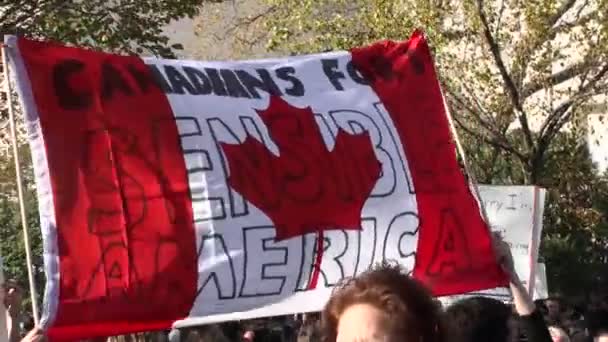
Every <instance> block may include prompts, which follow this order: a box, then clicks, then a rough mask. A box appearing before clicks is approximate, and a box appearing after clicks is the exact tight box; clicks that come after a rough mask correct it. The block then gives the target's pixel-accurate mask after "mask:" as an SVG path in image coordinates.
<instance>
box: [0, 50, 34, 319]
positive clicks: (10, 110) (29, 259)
mask: <svg viewBox="0 0 608 342" xmlns="http://www.w3.org/2000/svg"><path fill="white" fill-rule="evenodd" d="M2 63H3V66H4V82H5V88H4V91H5V92H6V99H7V100H6V101H7V107H8V117H9V123H10V130H11V139H12V145H13V158H14V160H15V175H16V178H17V195H18V197H19V211H20V213H21V227H22V229H23V243H24V245H25V259H26V263H27V277H28V280H29V283H30V296H31V300H32V314H33V316H34V323H35V324H36V325H38V323H39V322H40V318H39V314H38V301H37V298H38V295H37V293H36V283H35V281H34V272H33V265H32V249H31V247H30V234H29V229H28V225H27V212H26V209H25V201H24V196H23V184H22V182H21V166H20V163H19V148H18V146H17V127H16V122H15V113H14V110H13V99H12V96H11V95H12V89H11V81H10V75H9V70H8V69H9V67H8V56H7V54H6V45H2Z"/></svg>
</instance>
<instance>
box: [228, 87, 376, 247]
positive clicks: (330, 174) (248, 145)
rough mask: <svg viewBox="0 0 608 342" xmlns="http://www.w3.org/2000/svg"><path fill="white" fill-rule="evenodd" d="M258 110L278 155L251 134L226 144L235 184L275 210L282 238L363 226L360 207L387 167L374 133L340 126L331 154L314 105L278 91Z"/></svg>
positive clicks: (261, 206)
mask: <svg viewBox="0 0 608 342" xmlns="http://www.w3.org/2000/svg"><path fill="white" fill-rule="evenodd" d="M257 113H258V114H259V116H260V118H261V119H262V121H263V122H264V124H266V126H267V128H268V131H269V134H270V137H271V138H272V140H273V141H274V143H275V144H276V145H277V147H278V149H279V155H278V156H277V155H275V154H273V153H272V152H271V151H269V150H268V149H267V148H266V147H265V146H264V144H263V143H261V142H260V141H258V140H256V139H255V138H253V137H251V136H250V135H248V136H247V138H246V139H245V141H244V142H243V143H242V144H234V145H233V144H226V143H223V144H221V147H222V149H223V151H224V153H225V155H226V159H227V161H228V166H229V168H230V177H229V179H228V184H229V185H230V186H231V187H232V188H233V189H234V190H236V191H237V192H238V193H240V194H241V195H242V196H243V197H244V198H245V199H247V200H248V201H249V202H251V203H252V204H253V205H255V206H256V207H258V208H259V209H260V210H262V211H263V212H264V213H265V214H266V215H268V217H269V218H270V219H271V220H272V222H273V224H274V226H275V229H276V237H275V240H276V241H280V240H284V239H288V238H291V237H294V236H299V235H303V234H306V233H313V232H318V233H319V234H321V233H322V232H323V231H325V230H331V229H353V230H357V229H361V210H362V209H363V205H364V203H365V201H366V200H367V198H368V197H369V195H370V193H371V191H372V189H373V188H374V185H375V184H376V181H377V180H378V178H379V177H380V171H381V164H380V162H379V161H378V159H377V157H376V154H375V153H374V148H373V146H372V143H371V139H370V136H369V134H368V133H367V131H365V132H363V133H360V134H348V133H346V132H345V131H343V130H342V129H339V130H338V133H337V135H336V139H335V147H334V149H333V150H332V151H331V152H330V151H329V150H328V149H327V147H326V145H325V142H324V141H323V138H322V136H321V132H320V130H319V126H318V125H317V123H316V122H315V118H314V114H313V112H312V110H311V109H310V107H307V108H303V109H302V108H296V107H293V106H291V105H290V104H289V103H287V102H286V101H284V100H283V99H282V98H281V97H278V96H271V97H270V104H269V106H268V109H266V110H263V111H257ZM321 240H322V238H321Z"/></svg>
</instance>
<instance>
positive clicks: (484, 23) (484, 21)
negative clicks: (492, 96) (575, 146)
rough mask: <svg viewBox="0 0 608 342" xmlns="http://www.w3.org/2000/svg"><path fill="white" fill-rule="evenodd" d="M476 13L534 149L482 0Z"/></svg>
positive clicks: (518, 97) (531, 145)
mask: <svg viewBox="0 0 608 342" xmlns="http://www.w3.org/2000/svg"><path fill="white" fill-rule="evenodd" d="M477 14H478V15H479V19H480V20H481V24H482V26H483V34H484V37H485V40H486V43H487V44H488V46H489V48H490V52H491V53H492V56H493V57H494V62H495V64H496V67H497V68H498V71H499V72H500V75H501V77H502V80H503V82H504V85H505V87H506V88H507V93H508V94H509V97H510V99H511V103H512V104H513V107H514V108H515V109H516V110H517V112H518V114H519V115H518V119H519V123H520V125H521V128H522V130H523V132H524V136H525V138H526V143H527V145H528V147H529V148H531V149H534V140H533V139H532V132H531V131H530V126H529V124H528V117H527V115H526V113H525V111H524V109H523V106H522V104H521V100H520V96H519V92H518V91H517V87H516V86H515V83H514V82H513V78H512V77H511V75H509V72H508V71H507V67H506V66H505V63H504V61H503V59H502V56H501V52H500V46H499V45H498V42H497V41H496V39H494V36H493V35H492V32H491V30H490V24H489V22H488V18H487V17H486V14H485V12H484V10H483V0H477Z"/></svg>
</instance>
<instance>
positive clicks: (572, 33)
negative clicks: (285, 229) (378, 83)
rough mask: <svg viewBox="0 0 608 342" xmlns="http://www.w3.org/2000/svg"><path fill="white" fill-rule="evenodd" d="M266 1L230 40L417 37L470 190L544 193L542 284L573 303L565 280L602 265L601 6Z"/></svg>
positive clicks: (606, 24) (280, 46) (312, 43)
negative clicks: (590, 128)
mask: <svg viewBox="0 0 608 342" xmlns="http://www.w3.org/2000/svg"><path fill="white" fill-rule="evenodd" d="M263 1H265V3H266V6H265V8H264V10H263V11H261V12H260V13H259V14H255V15H251V16H249V17H247V18H245V20H241V22H240V23H237V25H235V26H234V27H235V28H239V27H242V26H243V25H242V24H243V23H245V24H247V25H245V29H242V30H236V33H235V34H237V35H238V34H241V35H242V36H243V37H247V36H249V37H250V36H251V35H252V34H251V31H253V30H254V29H256V30H258V31H261V32H263V33H265V35H264V36H263V37H264V39H266V47H267V48H268V49H270V50H272V51H277V52H280V53H284V54H293V53H310V52H319V51H329V50H336V49H343V50H344V49H349V48H351V47H355V46H359V45H364V44H369V43H371V42H374V41H377V40H383V39H393V40H403V39H406V38H407V37H409V35H410V34H411V32H412V31H413V30H414V29H415V28H423V29H424V30H425V32H426V35H427V37H428V38H429V40H430V42H431V45H432V47H433V49H434V55H435V60H436V64H437V68H438V73H439V75H440V78H441V82H442V85H443V88H444V92H445V94H446V99H447V102H448V105H449V107H450V109H451V112H452V115H453V117H454V119H455V121H456V123H457V126H458V127H457V128H458V130H459V133H460V136H461V140H463V142H464V145H465V150H466V153H467V156H468V157H469V160H470V161H471V164H472V166H473V170H474V173H475V174H476V175H477V178H478V180H479V181H480V182H483V183H489V184H535V185H539V186H543V187H546V188H547V189H548V190H549V196H548V198H547V210H546V217H545V232H546V234H545V235H544V241H543V248H542V249H543V250H542V253H543V255H544V257H545V259H546V261H547V263H548V276H549V281H550V284H551V285H553V286H554V288H555V289H556V290H561V291H566V292H573V291H576V290H578V289H579V287H578V286H575V285H576V284H572V280H577V281H579V284H581V282H580V280H581V279H582V278H581V277H583V278H585V279H590V278H591V277H592V275H593V273H594V272H591V271H590V270H598V267H599V266H598V265H601V264H603V265H605V264H606V262H607V261H608V260H606V253H605V250H606V248H607V243H608V242H607V240H606V239H607V237H608V232H606V215H607V214H608V212H606V204H605V198H607V197H608V187H607V186H606V177H602V176H599V175H598V174H597V170H596V169H595V167H594V165H593V164H592V163H591V161H590V159H589V152H588V150H587V145H586V142H585V136H586V134H585V130H586V127H585V124H586V116H587V115H588V114H589V113H591V112H593V110H594V108H595V107H596V106H597V103H598V101H602V96H605V94H606V93H608V1H606V0H533V1H521V0H497V1H484V0H431V1H422V0H348V1H347V0H314V1H313V0H263ZM239 32H240V33H239ZM260 41H261V40H260V39H259V38H258V41H257V42H249V44H250V45H252V43H259V42H260ZM603 101H605V98H604V99H603ZM576 272H582V275H581V277H578V273H576ZM575 273H576V274H577V277H572V275H574V274H575ZM590 281H591V280H590Z"/></svg>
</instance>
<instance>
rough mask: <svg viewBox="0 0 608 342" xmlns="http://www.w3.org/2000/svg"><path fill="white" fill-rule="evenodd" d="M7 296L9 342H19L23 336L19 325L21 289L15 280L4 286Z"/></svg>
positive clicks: (5, 302)
mask: <svg viewBox="0 0 608 342" xmlns="http://www.w3.org/2000/svg"><path fill="white" fill-rule="evenodd" d="M3 286H4V291H5V296H4V306H5V307H6V311H7V317H6V318H7V329H8V340H9V342H19V340H20V339H21V335H20V333H19V330H20V328H19V325H20V323H21V301H22V295H21V288H20V287H19V286H18V285H17V282H16V281H14V280H9V281H7V282H6V284H3Z"/></svg>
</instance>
